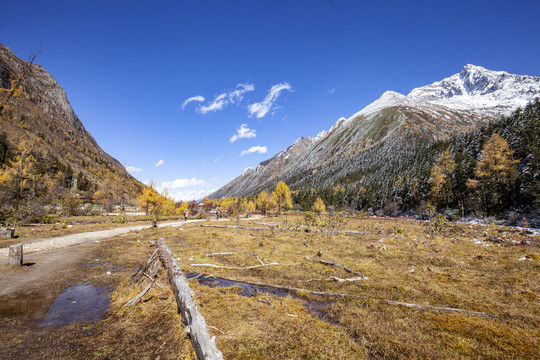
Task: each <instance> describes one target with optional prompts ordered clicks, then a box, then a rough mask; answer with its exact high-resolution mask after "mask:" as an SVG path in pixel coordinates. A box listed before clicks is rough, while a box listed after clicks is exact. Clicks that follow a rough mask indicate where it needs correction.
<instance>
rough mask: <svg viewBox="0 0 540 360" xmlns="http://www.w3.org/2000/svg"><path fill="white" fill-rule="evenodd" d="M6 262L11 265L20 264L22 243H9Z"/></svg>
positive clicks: (21, 262)
mask: <svg viewBox="0 0 540 360" xmlns="http://www.w3.org/2000/svg"><path fill="white" fill-rule="evenodd" d="M8 264H9V265H11V266H22V264H23V244H17V245H11V246H10V247H9V255H8Z"/></svg>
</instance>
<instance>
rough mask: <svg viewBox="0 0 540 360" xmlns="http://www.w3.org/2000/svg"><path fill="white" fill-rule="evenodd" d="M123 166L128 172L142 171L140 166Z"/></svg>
mask: <svg viewBox="0 0 540 360" xmlns="http://www.w3.org/2000/svg"><path fill="white" fill-rule="evenodd" d="M125 168H126V170H127V172H128V173H130V174H133V173H136V172H141V171H142V169H141V168H138V167H135V166H126V167H125Z"/></svg>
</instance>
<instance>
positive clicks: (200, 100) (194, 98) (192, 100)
mask: <svg viewBox="0 0 540 360" xmlns="http://www.w3.org/2000/svg"><path fill="white" fill-rule="evenodd" d="M194 101H197V102H203V101H204V96H201V95H197V96H192V97H190V98H189V99H186V101H184V103H183V104H182V110H183V109H185V108H186V105H187V104H189V103H190V102H194Z"/></svg>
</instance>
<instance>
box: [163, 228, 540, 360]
mask: <svg viewBox="0 0 540 360" xmlns="http://www.w3.org/2000/svg"><path fill="white" fill-rule="evenodd" d="M289 221H290V220H289ZM253 222H259V223H260V222H261V220H258V221H255V220H254V221H253ZM269 222H272V223H276V222H280V223H281V224H282V226H286V225H285V224H283V219H275V218H274V219H271V220H270V221H269ZM242 225H248V223H246V222H243V223H242ZM253 226H259V227H260V226H261V225H259V224H257V225H253ZM427 226H428V224H426V223H421V222H410V221H401V220H372V219H368V220H363V221H358V220H351V221H349V222H348V224H347V226H346V228H347V229H352V230H360V231H364V232H367V234H364V235H335V236H332V237H330V238H327V237H325V236H324V235H323V234H320V233H305V232H274V233H272V231H271V230H265V231H256V230H240V231H237V230H236V229H218V228H201V227H198V228H195V226H194V225H187V226H185V227H184V230H183V231H178V229H167V230H162V231H161V232H160V236H163V237H164V238H165V239H166V241H167V244H168V245H169V247H170V248H171V250H172V251H173V253H174V254H175V256H177V257H178V258H179V259H180V260H179V264H180V266H181V268H182V269H183V270H184V271H186V272H201V271H206V272H207V273H211V274H213V275H215V276H219V277H225V278H233V279H238V280H244V281H251V282H257V283H267V284H274V285H280V286H289V287H297V288H305V289H309V290H314V291H327V292H338V293H346V294H349V295H352V296H358V297H360V298H362V299H364V300H333V303H334V306H331V307H329V308H328V309H327V311H326V312H327V315H328V316H329V317H330V318H331V319H333V320H334V321H336V322H338V323H339V325H337V326H335V325H327V327H326V328H324V329H323V328H322V327H320V328H319V327H317V329H318V330H317V331H316V332H315V333H316V337H315V338H312V339H311V340H310V341H311V342H312V343H316V344H325V345H324V346H323V347H325V348H326V347H328V346H330V347H331V346H332V345H329V344H328V343H326V340H327V339H330V338H332V336H335V335H336V334H346V335H347V336H348V338H349V339H350V340H353V341H355V343H356V344H357V345H358V346H360V349H362V350H361V351H360V352H359V353H364V354H367V356H370V357H383V358H421V357H424V358H426V357H427V358H456V357H472V358H478V357H482V358H516V357H517V358H536V357H537V356H538V354H539V344H538V338H539V335H540V334H539V331H538V329H539V325H540V313H539V311H540V308H539V306H538V294H539V293H540V281H539V280H540V279H539V270H540V266H539V264H538V261H537V260H535V256H537V255H535V254H537V251H536V249H537V248H538V245H539V242H538V240H539V239H538V237H531V236H528V235H527V234H525V233H523V232H521V231H519V230H516V229H511V228H500V227H495V226H490V227H483V226H469V225H452V226H451V227H450V228H449V229H448V230H447V231H446V232H444V233H443V234H440V235H439V236H438V237H434V238H432V237H431V236H428V235H427V233H428V232H426V230H428V229H427ZM473 239H477V240H478V241H482V243H481V244H478V243H475V240H473ZM522 240H527V241H529V242H530V243H531V244H532V245H531V246H517V245H516V244H517V243H518V242H520V241H522ZM486 244H487V245H488V246H485V245H486ZM499 244H501V245H500V246H499ZM217 252H236V253H237V254H236V255H229V256H216V257H211V258H209V257H207V256H206V253H217ZM320 252H322V254H323V255H322V259H325V260H329V261H333V262H337V263H340V264H342V265H345V266H347V267H349V268H352V269H354V270H356V271H359V272H360V273H362V274H364V275H366V276H368V277H369V278H370V280H368V281H362V282H354V283H337V282H335V281H331V280H329V276H337V277H340V278H348V277H353V275H351V274H348V273H347V272H345V271H344V270H341V269H337V268H333V267H328V266H325V265H322V264H317V263H313V262H308V261H306V260H305V256H306V255H307V256H310V257H312V258H318V257H317V256H316V254H317V253H320ZM527 255H528V256H529V258H531V259H532V260H524V261H519V260H518V259H520V258H522V257H524V256H527ZM256 256H259V258H260V259H261V260H262V261H263V262H264V263H270V262H279V263H280V264H281V265H279V266H271V267H264V268H257V269H250V270H229V269H216V268H200V267H193V266H191V264H194V263H213V264H216V265H226V266H250V265H257V264H258V263H259V262H258V260H257V258H256ZM191 258H192V259H193V260H190V259H191ZM295 260H296V261H295ZM195 286H197V289H198V291H199V292H200V293H202V294H204V296H209V294H214V293H215V292H216V290H217V289H212V288H201V287H200V285H195ZM218 289H219V290H217V291H224V290H223V288H218ZM212 297H213V299H214V300H213V301H211V303H212V310H214V308H215V310H214V311H212V312H210V311H209V310H207V309H206V308H202V309H201V312H202V313H203V315H204V316H205V318H207V321H209V322H213V323H217V324H220V321H225V322H226V324H229V325H228V326H229V327H230V326H232V325H230V324H231V323H234V324H237V326H240V325H238V324H241V326H247V327H248V328H250V329H251V327H253V326H259V327H261V328H266V330H264V331H262V332H261V333H260V334H259V333H258V332H257V331H255V330H252V331H251V332H250V333H252V334H258V335H257V339H258V340H254V343H257V344H261V343H268V344H270V343H272V342H273V340H272V339H273V338H277V339H280V338H281V337H280V335H281V334H282V333H283V331H286V333H287V336H286V338H287V339H290V338H294V337H295V336H297V334H298V331H299V328H297V327H295V326H293V325H292V323H294V324H296V322H305V319H302V318H301V317H300V316H299V317H298V318H296V317H291V318H287V319H286V320H284V319H281V318H279V316H278V314H279V313H280V311H281V309H280V307H279V306H274V309H272V308H270V307H269V306H268V305H266V304H264V303H261V302H257V301H256V300H257V299H251V298H243V297H241V296H240V295H238V294H229V293H226V294H222V295H221V298H220V297H219V296H218V295H212ZM225 299H226V300H225ZM276 299H277V298H276ZM276 299H274V301H277V302H278V303H279V301H278V300H276ZM380 299H390V300H394V301H401V302H407V303H416V304H421V305H430V306H439V307H452V308H460V309H464V310H470V311H479V312H486V313H489V314H494V315H495V317H494V318H479V317H475V316H471V315H466V314H447V313H440V312H434V311H425V310H417V309H408V308H403V307H399V306H392V305H389V304H386V303H383V302H381V301H379V300H380ZM290 301H295V302H299V303H300V304H301V303H302V300H300V299H291V300H290ZM246 302H248V303H250V306H251V309H253V310H251V311H252V313H251V314H252V315H253V319H255V320H251V321H250V322H248V323H247V324H246V321H247V320H246V319H250V318H249V317H248V315H246V314H244V312H243V311H241V310H239V309H243V308H244V307H245V306H247V305H244V304H245V303H246ZM299 306H301V305H299ZM231 308H233V309H235V310H234V311H231V310H230V309H231ZM259 309H262V310H265V311H266V313H271V314H272V315H267V316H271V318H270V319H268V318H266V317H265V316H264V315H263V314H262V313H260V310H259ZM304 312H305V316H306V317H308V318H311V319H315V316H314V315H313V314H310V313H308V312H307V311H306V310H304ZM276 316H278V318H277V319H278V320H277V321H278V322H277V323H275V322H274V321H273V320H271V319H274V318H275V317H276ZM221 319H223V320H221ZM257 319H259V320H257ZM316 320H317V322H321V320H318V319H316ZM253 321H254V322H253ZM279 321H286V323H287V326H286V329H288V330H285V329H284V328H282V327H281V326H279ZM215 326H217V327H218V328H219V326H218V325H215ZM222 326H224V325H222ZM298 326H300V325H299V324H298ZM313 326H314V325H313ZM225 329H228V327H227V326H225ZM273 329H279V330H278V331H277V332H275V331H273ZM221 330H223V329H221ZM223 331H224V332H225V335H220V334H216V335H217V338H218V344H220V345H221V344H223V345H222V346H225V349H227V346H229V345H228V344H229V343H236V342H238V343H241V342H246V341H249V340H248V339H245V338H244V335H245V334H244V333H243V332H235V331H233V334H231V333H230V332H229V331H228V330H223ZM261 334H263V335H261ZM330 334H332V335H330ZM266 335H268V336H266ZM258 336H262V338H258ZM224 338H225V339H227V341H223V340H224ZM296 343H298V342H297V341H296ZM300 343H301V342H300ZM338 343H339V342H338ZM338 343H336V344H338ZM268 344H267V345H265V346H267V347H272V346H271V345H268ZM340 344H341V345H339V346H341V347H342V349H352V348H348V347H345V348H343V346H344V345H343V344H344V343H340ZM283 346H285V347H286V345H283ZM312 346H313V345H312ZM310 349H311V348H310V347H305V348H304V349H303V350H298V349H294V351H295V352H294V355H293V358H294V356H296V357H298V356H300V357H301V355H300V354H304V355H305V358H324V357H326V356H330V355H326V353H321V352H320V350H317V352H315V353H317V354H318V355H313V354H314V353H311V352H310ZM250 351H252V353H244V352H242V353H241V354H238V353H234V352H233V353H227V355H228V357H233V358H243V357H244V356H246V357H247V358H249V356H252V358H258V357H257V356H259V355H257V354H259V353H258V351H257V349H256V348H251V350H250ZM291 351H292V350H291ZM303 351H304V352H305V353H303ZM279 352H280V353H283V352H285V353H286V350H284V349H283V348H280V350H279ZM246 354H250V355H249V356H247V355H246ZM261 356H262V355H261ZM264 356H265V357H270V358H271V357H272V356H279V355H272V354H271V353H265V354H264ZM342 356H343V357H341V358H357V357H359V355H356V356H351V357H348V356H347V355H343V354H342ZM261 358H262V357H261Z"/></svg>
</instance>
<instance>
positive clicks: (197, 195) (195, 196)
mask: <svg viewBox="0 0 540 360" xmlns="http://www.w3.org/2000/svg"><path fill="white" fill-rule="evenodd" d="M216 190H217V189H196V190H186V191H173V192H171V193H170V194H169V195H171V196H172V197H173V199H174V200H175V201H191V200H201V199H203V198H204V197H205V196H208V195H210V194H211V193H213V192H215V191H216Z"/></svg>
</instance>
